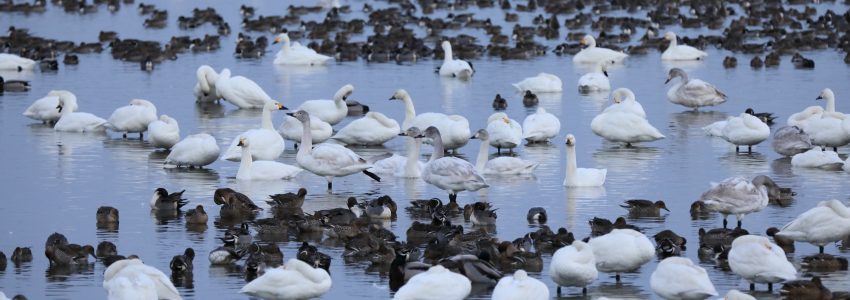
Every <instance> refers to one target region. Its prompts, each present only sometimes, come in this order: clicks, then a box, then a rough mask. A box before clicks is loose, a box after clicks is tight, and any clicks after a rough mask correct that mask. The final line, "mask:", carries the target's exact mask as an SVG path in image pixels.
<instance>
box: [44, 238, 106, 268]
mask: <svg viewBox="0 0 850 300" xmlns="http://www.w3.org/2000/svg"><path fill="white" fill-rule="evenodd" d="M44 254H45V255H46V256H47V260H48V261H49V263H50V266H70V265H87V264H88V263H89V261H88V256H92V257H94V258H95V259H97V256H96V255H95V251H94V247H92V246H91V245H84V246H81V245H77V244H68V243H65V244H58V245H49V246H46V247H45V249H44Z"/></svg>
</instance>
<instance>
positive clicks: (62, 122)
mask: <svg viewBox="0 0 850 300" xmlns="http://www.w3.org/2000/svg"><path fill="white" fill-rule="evenodd" d="M65 106H68V107H77V97H59V104H58V105H56V110H57V111H58V112H59V115H60V117H59V120H58V121H56V124H55V125H53V129H54V130H56V131H74V132H102V131H104V130H106V127H105V125H106V120H104V119H102V118H100V117H98V116H95V115H93V114H90V113H86V112H76V111H70V110H65V109H64V108H65Z"/></svg>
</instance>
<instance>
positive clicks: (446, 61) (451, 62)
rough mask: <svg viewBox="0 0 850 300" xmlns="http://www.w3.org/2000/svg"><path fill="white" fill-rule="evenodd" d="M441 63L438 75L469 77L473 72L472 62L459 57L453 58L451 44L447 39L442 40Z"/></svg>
mask: <svg viewBox="0 0 850 300" xmlns="http://www.w3.org/2000/svg"><path fill="white" fill-rule="evenodd" d="M442 47H443V65H442V66H440V69H439V71H440V76H448V77H458V78H469V77H471V76H472V74H473V73H475V69H473V68H472V64H470V63H469V62H468V61H465V60H461V59H454V58H453V56H452V44H451V43H449V41H443V43H442Z"/></svg>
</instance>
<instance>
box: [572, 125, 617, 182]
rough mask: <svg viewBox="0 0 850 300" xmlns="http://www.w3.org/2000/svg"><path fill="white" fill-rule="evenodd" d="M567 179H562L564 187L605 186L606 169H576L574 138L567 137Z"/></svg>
mask: <svg viewBox="0 0 850 300" xmlns="http://www.w3.org/2000/svg"><path fill="white" fill-rule="evenodd" d="M566 144H567V172H566V173H567V177H566V178H564V186H568V187H583V186H602V185H603V184H605V176H606V175H607V174H608V169H588V168H578V167H577V164H576V137H575V136H573V135H572V134H568V135H567V143H566Z"/></svg>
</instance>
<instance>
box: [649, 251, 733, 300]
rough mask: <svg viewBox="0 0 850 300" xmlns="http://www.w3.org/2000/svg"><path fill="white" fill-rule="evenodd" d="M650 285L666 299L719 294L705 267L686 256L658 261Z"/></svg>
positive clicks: (697, 298) (672, 299)
mask: <svg viewBox="0 0 850 300" xmlns="http://www.w3.org/2000/svg"><path fill="white" fill-rule="evenodd" d="M649 286H650V287H652V290H653V291H654V292H655V293H656V294H658V296H661V298H664V299H671V300H679V299H682V300H687V299H696V300H702V299H705V298H708V297H711V296H717V290H716V289H715V288H714V284H712V283H711V279H709V278H708V273H707V272H706V271H705V269H703V268H702V267H700V266H697V265H695V264H694V262H693V261H691V260H690V259H688V258H684V257H676V256H674V257H668V258H665V259H664V260H662V261H661V262H660V263H658V267H656V268H655V272H652V276H651V277H650V278H649Z"/></svg>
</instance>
